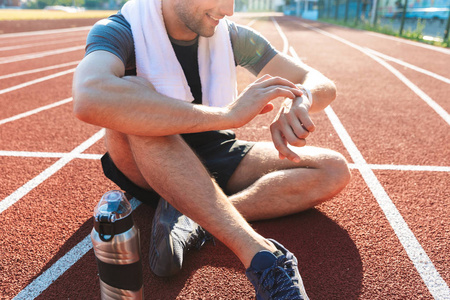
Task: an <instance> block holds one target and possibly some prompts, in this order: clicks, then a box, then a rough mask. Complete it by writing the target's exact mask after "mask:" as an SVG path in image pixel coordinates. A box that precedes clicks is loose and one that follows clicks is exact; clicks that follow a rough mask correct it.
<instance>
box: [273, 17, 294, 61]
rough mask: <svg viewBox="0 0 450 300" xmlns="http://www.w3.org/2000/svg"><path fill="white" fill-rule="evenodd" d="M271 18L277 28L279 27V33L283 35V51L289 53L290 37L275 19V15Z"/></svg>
mask: <svg viewBox="0 0 450 300" xmlns="http://www.w3.org/2000/svg"><path fill="white" fill-rule="evenodd" d="M270 19H271V20H272V23H273V24H274V25H275V28H276V29H277V31H278V33H279V34H280V36H281V39H282V40H283V51H282V52H283V53H284V54H287V52H288V48H289V41H288V38H287V37H286V35H285V34H284V32H283V30H282V29H281V27H280V25H278V22H277V21H276V20H275V18H274V17H270Z"/></svg>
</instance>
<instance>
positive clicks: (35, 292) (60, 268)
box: [13, 198, 141, 300]
mask: <svg viewBox="0 0 450 300" xmlns="http://www.w3.org/2000/svg"><path fill="white" fill-rule="evenodd" d="M130 203H131V207H132V208H133V210H135V209H136V208H137V207H138V206H139V205H140V204H141V202H140V201H139V200H137V199H136V198H132V199H130ZM91 249H92V242H91V235H90V234H88V235H87V236H86V237H85V238H84V239H83V240H82V241H81V242H79V243H78V244H77V245H76V246H75V247H73V248H72V249H70V251H69V252H67V253H66V254H65V255H64V256H63V257H61V258H60V259H58V261H56V262H55V263H54V264H53V265H52V266H51V267H50V268H48V269H47V270H46V271H45V272H44V273H42V274H41V275H40V276H39V277H38V278H36V279H35V280H33V281H32V282H31V283H30V284H29V285H27V286H26V287H25V288H24V289H23V290H22V291H20V293H19V294H17V295H16V296H15V297H14V298H13V299H14V300H16V299H17V300H20V299H23V300H29V299H34V298H36V297H37V296H39V295H40V294H41V293H42V292H43V291H45V290H46V289H47V288H48V287H49V286H50V285H51V284H52V283H53V282H55V280H57V279H58V278H59V277H60V276H61V275H62V274H64V272H66V271H67V270H68V269H69V268H70V267H72V266H73V265H74V264H75V263H76V262H77V261H78V260H80V259H81V258H82V257H83V256H84V255H85V254H86V253H87V252H88V251H89V250H91Z"/></svg>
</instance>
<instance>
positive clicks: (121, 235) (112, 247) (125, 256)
mask: <svg viewBox="0 0 450 300" xmlns="http://www.w3.org/2000/svg"><path fill="white" fill-rule="evenodd" d="M131 212H132V208H131V204H130V202H128V200H127V198H126V197H125V195H124V194H123V193H122V192H121V191H109V192H107V193H106V194H104V195H103V197H102V198H101V200H100V202H99V203H98V205H97V206H96V207H95V210H94V228H93V229H92V232H91V241H92V245H93V246H94V252H95V256H96V259H97V267H98V273H99V277H100V292H101V298H102V299H103V300H104V299H143V288H142V286H143V284H142V262H141V247H140V242H139V230H138V228H137V227H136V226H135V225H134V222H133V218H132V215H131Z"/></svg>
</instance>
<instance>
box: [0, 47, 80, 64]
mask: <svg viewBox="0 0 450 300" xmlns="http://www.w3.org/2000/svg"><path fill="white" fill-rule="evenodd" d="M84 48H85V46H84V45H83V46H75V47H68V48H62V49H57V50H51V51H42V52H37V53H31V54H21V55H15V56H8V57H2V58H0V64H8V63H13V62H18V61H23V60H28V59H34V58H40V57H45V56H50V55H57V54H62V53H67V52H72V51H77V50H82V49H84Z"/></svg>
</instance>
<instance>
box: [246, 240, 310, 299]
mask: <svg viewBox="0 0 450 300" xmlns="http://www.w3.org/2000/svg"><path fill="white" fill-rule="evenodd" d="M269 241H271V242H272V243H273V244H274V245H275V247H276V248H277V249H278V250H277V251H275V252H274V253H272V252H270V251H267V250H263V251H260V252H258V253H256V255H255V256H254V257H253V259H252V262H251V264H250V267H249V268H248V269H247V271H246V272H245V275H247V278H248V279H249V280H250V282H251V283H252V284H253V286H254V287H255V292H256V299H258V300H266V299H271V300H272V299H273V300H275V299H279V300H299V299H302V300H309V298H308V296H307V295H306V291H305V287H304V286H303V281H302V277H301V276H300V273H299V271H298V268H297V258H296V257H295V256H294V255H293V254H292V253H291V252H289V250H287V249H286V248H284V247H283V245H281V244H280V243H278V242H277V241H275V240H272V239H269Z"/></svg>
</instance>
